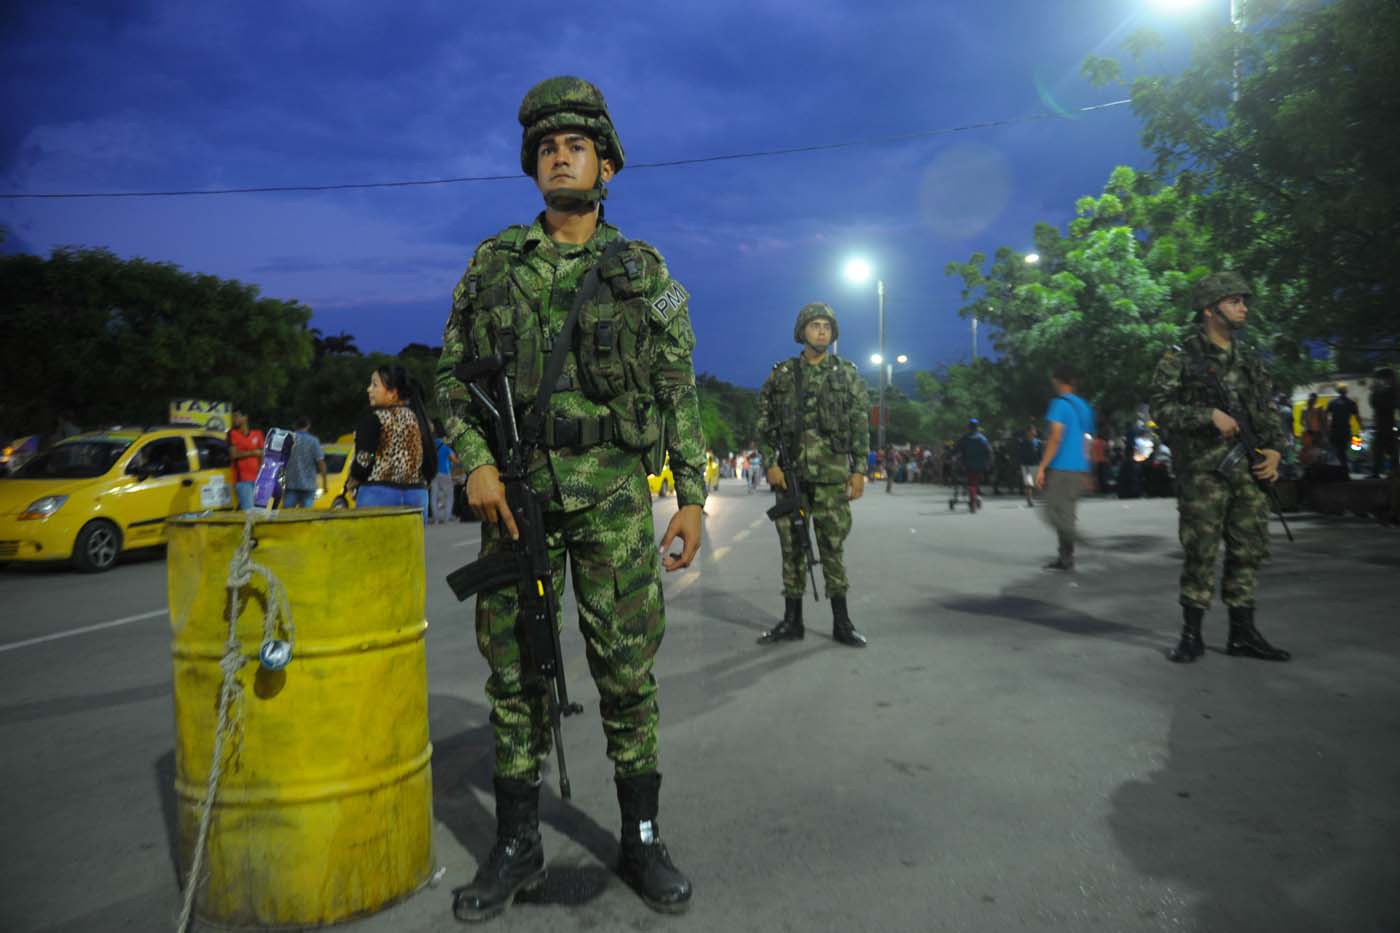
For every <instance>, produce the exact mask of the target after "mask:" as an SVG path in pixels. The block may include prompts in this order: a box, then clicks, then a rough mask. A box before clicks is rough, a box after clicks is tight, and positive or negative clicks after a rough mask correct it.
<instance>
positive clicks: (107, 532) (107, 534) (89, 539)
mask: <svg viewBox="0 0 1400 933" xmlns="http://www.w3.org/2000/svg"><path fill="white" fill-rule="evenodd" d="M121 551H122V533H121V529H119V528H118V527H117V526H116V525H114V524H112V523H111V522H109V521H105V520H103V519H98V520H96V521H91V522H88V523H87V524H86V525H84V526H83V530H82V531H80V532H78V538H77V540H76V541H75V542H74V543H73V566H74V567H76V568H77V569H78V570H81V571H82V572H83V573H101V572H102V571H104V570H111V569H112V565H113V564H115V563H116V562H117V555H118V554H120V553H121Z"/></svg>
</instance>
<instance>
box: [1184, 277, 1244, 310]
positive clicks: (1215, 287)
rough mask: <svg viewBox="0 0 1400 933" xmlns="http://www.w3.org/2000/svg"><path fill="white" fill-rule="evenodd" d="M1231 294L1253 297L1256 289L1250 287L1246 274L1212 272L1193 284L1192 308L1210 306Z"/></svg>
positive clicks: (1199, 308)
mask: <svg viewBox="0 0 1400 933" xmlns="http://www.w3.org/2000/svg"><path fill="white" fill-rule="evenodd" d="M1231 295H1243V296H1244V297H1245V298H1252V297H1254V290H1253V289H1251V288H1250V287H1249V283H1248V282H1246V281H1245V280H1244V276H1242V275H1240V274H1239V273H1238V272H1212V273H1210V274H1209V275H1206V276H1203V277H1202V278H1200V279H1198V280H1197V281H1196V282H1195V283H1194V284H1193V285H1192V286H1191V310H1192V311H1199V310H1201V309H1202V308H1208V307H1210V306H1211V305H1213V304H1215V303H1216V302H1218V301H1220V300H1221V299H1222V298H1229V297H1230V296H1231Z"/></svg>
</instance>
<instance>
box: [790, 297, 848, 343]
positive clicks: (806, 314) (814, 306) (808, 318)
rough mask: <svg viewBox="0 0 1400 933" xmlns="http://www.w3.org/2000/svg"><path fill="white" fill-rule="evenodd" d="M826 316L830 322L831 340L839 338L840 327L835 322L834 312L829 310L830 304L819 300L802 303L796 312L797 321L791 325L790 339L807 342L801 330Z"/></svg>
mask: <svg viewBox="0 0 1400 933" xmlns="http://www.w3.org/2000/svg"><path fill="white" fill-rule="evenodd" d="M821 318H826V319H827V320H828V321H830V322H831V339H832V341H833V342H835V341H837V340H840V339H841V327H840V325H838V324H837V323H836V312H835V311H833V310H831V305H829V304H826V303H825V302H821V301H814V302H812V303H811V304H808V305H803V306H802V310H801V311H798V312H797V323H795V324H793V325H792V339H793V340H795V341H797V342H798V343H801V344H805V343H806V342H807V338H806V336H805V335H804V334H803V331H805V330H806V329H807V325H808V324H810V323H812V322H813V321H816V320H819V319H821Z"/></svg>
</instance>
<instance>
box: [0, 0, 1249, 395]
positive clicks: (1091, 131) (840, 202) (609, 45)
mask: <svg viewBox="0 0 1400 933" xmlns="http://www.w3.org/2000/svg"><path fill="white" fill-rule="evenodd" d="M1207 6H1208V7H1209V6H1212V5H1211V4H1207ZM1214 6H1219V7H1221V9H1220V10H1215V9H1213V8H1212V9H1208V10H1203V11H1202V12H1199V13H1197V14H1194V15H1195V16H1196V17H1197V18H1198V19H1199V17H1202V16H1206V17H1213V16H1215V15H1216V14H1218V15H1219V17H1220V18H1223V17H1224V16H1225V8H1226V7H1227V4H1226V3H1225V2H1224V0H1220V2H1219V3H1216V4H1214ZM0 9H3V11H4V12H3V14H2V15H0V19H3V24H4V25H3V31H0V74H2V75H3V89H0V108H3V113H4V117H3V125H0V191H3V192H65V191H107V192H113V191H132V190H167V189H184V188H195V189H203V188H214V187H237V186H255V185H319V184H341V183H355V182H374V181H394V180H404V179H425V178H443V177H451V176H473V175H512V174H516V173H518V171H519V142H520V128H519V125H518V124H517V123H516V109H517V107H518V106H519V103H520V98H521V96H522V95H523V93H524V91H525V90H526V89H527V88H528V87H529V86H530V85H532V84H533V83H534V82H536V81H538V80H540V79H541V78H544V77H548V76H550V75H553V74H561V73H563V74H570V73H571V74H578V75H581V76H583V77H586V78H588V79H590V80H592V81H594V82H595V83H597V84H598V85H600V86H601V87H602V89H603V91H604V92H605V94H606V95H607V98H608V103H609V105H610V107H611V110H612V114H613V118H614V120H615V122H616V124H617V127H618V131H619V133H620V135H621V137H622V141H623V145H624V147H625V149H626V152H627V157H628V159H629V161H632V162H653V161H663V160H669V159H683V158H694V157H700V156H710V155H720V154H726V153H734V152H743V151H749V150H759V149H772V148H781V147H788V146H801V145H811V144H823V143H832V142H841V141H845V140H854V139H863V138H868V137H880V136H887V135H894V134H899V133H911V132H918V131H924V130H936V129H941V128H953V127H959V126H963V125H967V124H975V123H983V122H988V121H997V120H1008V119H1016V118H1023V117H1028V116H1031V115H1033V114H1037V113H1043V112H1046V111H1047V110H1049V109H1050V108H1051V107H1059V108H1067V109H1073V108H1078V107H1082V106H1086V105H1091V104H1097V103H1102V102H1105V101H1109V100H1113V99H1115V98H1119V97H1122V96H1124V93H1123V92H1122V91H1121V89H1112V88H1093V87H1091V86H1089V85H1088V84H1087V82H1085V81H1084V80H1083V79H1082V78H1080V77H1079V65H1080V62H1081V61H1082V60H1083V59H1084V57H1085V56H1086V55H1087V54H1090V53H1097V54H1108V55H1115V56H1117V55H1120V54H1121V46H1120V40H1121V39H1122V38H1123V37H1124V36H1125V35H1126V34H1127V33H1128V32H1131V31H1132V30H1134V29H1136V28H1138V27H1140V26H1152V27H1154V28H1157V29H1158V30H1160V31H1161V32H1162V33H1163V34H1164V36H1165V37H1166V39H1167V46H1166V48H1165V50H1164V51H1163V53H1162V55H1163V56H1165V57H1163V58H1161V59H1159V60H1157V61H1156V62H1155V63H1149V64H1155V66H1156V67H1158V68H1162V67H1167V66H1168V64H1169V63H1171V64H1176V63H1180V62H1181V61H1182V60H1184V57H1185V55H1186V54H1187V53H1188V52H1189V40H1188V38H1187V23H1186V22H1185V21H1183V20H1182V19H1180V18H1176V19H1171V18H1168V17H1167V16H1166V15H1165V14H1159V13H1157V12H1155V11H1154V8H1153V7H1151V6H1150V5H1149V4H1148V3H1147V2H1146V0H1056V2H1045V0H1038V2H1029V0H1024V2H1023V0H1015V2H1007V3H991V4H964V3H942V2H917V3H915V2H899V3H879V2H866V3H856V2H832V3H824V2H820V0H807V2H798V0H744V2H730V0H710V2H706V3H695V4H690V3H655V2H651V3H612V4H605V5H602V6H598V5H579V4H573V5H568V4H564V5H559V4H495V3H490V2H478V3H470V4H469V3H461V2H433V3H412V2H404V3H396V4H389V3H370V2H362V0H360V2H357V0H336V2H331V0H322V2H281V3H261V2H249V3H239V4H199V3H194V4H192V3H182V2H173V0H171V2H149V3H138V2H118V0H113V2H109V3H59V2H53V3H47V2H46V3H11V2H5V3H3V4H0ZM541 16H544V17H546V18H544V19H541V18H540V17H541ZM1137 136H1138V122H1137V120H1136V118H1135V117H1134V116H1133V114H1132V113H1131V110H1130V108H1128V107H1117V108H1114V109H1110V110H1105V111H1100V112H1096V113H1090V114H1084V115H1081V116H1078V117H1077V118H1073V119H1070V118H1056V119H1049V120H1040V121H1033V122H1026V123H1020V124H1017V125H1013V126H1000V127H993V128H986V129H974V130H968V131H966V132H959V133H953V134H949V135H943V136H936V137H933V138H926V139H919V140H913V141H907V142H899V143H881V144H877V145H871V146H863V147H859V148H848V149H840V150H836V151H829V152H817V153H810V154H801V155H789V156H781V157H773V158H758V159H744V160H737V161H727V162H718V163H711V164H706V165H695V166H684V167H675V168H654V169H635V170H634V169H625V170H624V171H623V172H622V173H621V175H619V177H618V178H617V179H616V180H615V181H614V183H613V184H612V186H611V194H610V198H609V200H608V202H607V205H608V218H609V220H611V221H612V222H614V223H616V224H617V225H618V226H620V227H621V228H622V230H623V231H624V233H626V234H627V235H628V236H630V237H633V238H638V239H645V240H648V241H650V242H652V243H653V244H655V245H656V246H657V247H658V248H660V249H661V251H662V252H663V253H664V254H665V255H666V257H667V260H668V262H669V264H670V267H671V272H672V275H673V276H674V277H676V278H677V279H679V280H680V281H682V282H683V283H684V284H685V285H686V286H687V288H688V289H689V291H690V293H691V296H692V302H691V317H692V319H693V321H694V325H695V331H696V336H697V341H698V344H697V348H696V353H695V364H696V369H697V370H703V371H708V372H711V373H714V374H716V375H718V376H720V377H721V378H724V379H727V380H730V381H733V382H737V383H740V384H743V385H750V386H756V385H758V384H759V382H761V381H762V379H763V377H764V375H766V373H767V371H768V368H769V366H770V364H771V363H772V362H773V361H774V360H776V359H778V358H780V357H782V356H786V355H790V354H791V353H793V352H795V350H796V347H795V346H794V344H793V343H792V342H791V327H792V321H793V318H794V316H795V314H796V312H797V310H798V308H800V307H801V306H802V305H803V304H805V303H806V302H808V301H814V300H825V301H827V302H829V303H830V304H832V305H833V306H834V307H835V308H836V310H837V312H838V314H839V316H840V322H841V328H842V338H841V352H842V354H843V355H845V356H849V357H852V358H854V359H857V360H865V359H866V358H867V357H868V356H869V354H870V352H871V351H872V350H873V349H874V348H875V345H876V324H875V317H876V315H875V292H874V286H873V284H872V285H868V286H866V287H864V288H857V287H854V286H851V285H849V284H847V283H846V282H845V281H844V280H843V278H842V276H841V267H842V265H843V264H844V262H845V260H846V259H847V258H848V257H850V256H852V255H855V254H860V255H862V256H864V257H866V258H867V259H868V260H869V261H870V262H871V263H872V264H873V265H874V266H875V267H876V269H877V271H878V273H879V274H880V275H881V276H882V277H883V278H884V280H885V282H886V286H887V289H888V305H887V316H888V325H887V329H888V340H889V348H890V351H891V353H896V352H903V353H907V354H908V355H909V356H910V357H911V366H913V367H917V368H932V367H934V366H937V365H939V364H944V363H952V362H957V361H959V360H964V359H966V358H967V357H968V356H969V354H970V337H969V328H968V325H967V323H966V322H965V321H963V320H961V319H960V318H959V317H958V315H957V309H958V307H959V305H960V303H961V302H960V299H959V285H958V283H957V281H956V280H954V279H950V278H948V277H947V276H945V275H944V272H943V269H944V266H945V265H946V264H947V263H948V262H949V261H952V260H965V259H967V258H968V256H969V255H970V254H971V253H972V252H974V251H977V250H981V251H985V252H987V253H991V252H992V251H994V250H995V249H996V248H997V247H998V246H1002V245H1008V246H1012V247H1015V248H1026V247H1028V246H1029V244H1030V234H1031V228H1032V225H1033V224H1034V223H1035V222H1036V221H1039V220H1045V221H1049V222H1052V223H1056V224H1059V225H1063V224H1065V223H1066V222H1067V221H1068V220H1069V219H1070V218H1071V217H1072V216H1073V209H1074V202H1075V199H1076V198H1078V197H1080V196H1082V195H1085V194H1093V193H1097V192H1098V191H1099V190H1100V189H1101V187H1102V185H1103V182H1104V180H1105V179H1106V178H1107V176H1108V173H1109V171H1110V170H1111V169H1112V168H1113V167H1114V166H1115V165H1118V164H1124V163H1126V164H1132V165H1146V164H1147V157H1146V155H1145V153H1143V152H1142V150H1141V149H1140V147H1139V145H1138V141H1137ZM540 207H541V202H540V199H539V196H538V194H537V192H536V191H535V189H534V187H533V184H532V183H531V182H530V181H529V180H528V179H526V178H525V177H523V176H519V177H514V178H511V179H509V180H505V181H489V182H475V183H466V184H450V185H441V186H433V187H427V188H406V189H382V190H371V191H340V192H327V193H279V194H241V195H223V196H209V197H193V198H148V199H118V200H62V201H57V200H45V201H37V200H5V201H0V225H3V226H4V227H5V228H6V229H7V230H8V239H7V241H6V242H5V244H4V245H3V246H0V249H4V250H6V251H11V252H13V251H16V250H23V251H28V252H35V253H40V254H47V253H48V252H49V250H51V249H52V248H54V247H55V246H60V245H65V244H71V245H83V246H103V247H107V248H109V249H111V250H113V251H114V252H116V253H117V254H118V255H121V256H124V257H132V256H143V257H146V258H148V259H155V260H162V261H169V262H173V263H176V264H177V265H179V266H180V267H182V268H184V269H186V270H188V271H193V272H202V273H210V274H213V275H218V276H222V277H226V278H237V279H240V280H243V281H246V282H252V283H256V284H257V285H259V286H260V287H261V289H262V291H263V293H264V294H266V295H268V296H271V297H276V298H289V299H290V298H295V299H298V300H300V301H302V302H304V303H306V304H308V305H310V306H311V307H312V308H313V309H314V311H315V317H314V319H313V322H312V323H313V325H314V326H317V327H320V328H321V329H322V330H323V331H325V332H327V333H336V332H339V331H342V330H344V331H348V332H350V333H352V334H354V335H355V336H356V337H357V339H358V342H359V345H360V347H361V349H365V350H386V351H390V352H393V351H397V350H398V349H399V348H401V347H402V346H404V345H405V344H407V343H410V342H414V341H417V342H423V343H429V344H437V343H438V342H440V339H441V334H442V324H443V320H444V318H445V314H446V310H447V305H448V296H449V294H450V292H451V289H452V286H453V285H454V284H455V282H456V280H457V278H458V276H459V275H460V274H461V271H462V268H463V267H464V265H465V263H466V260H467V258H468V257H469V256H470V255H471V252H472V249H473V248H474V246H475V244H476V243H477V242H478V241H479V240H481V239H483V238H484V237H486V236H489V235H490V234H492V233H494V232H495V231H497V230H499V229H500V228H501V227H503V226H505V225H507V224H510V223H527V222H529V221H530V220H531V219H532V218H533V217H534V215H535V214H536V213H537V212H538V211H539V209H540ZM984 349H985V348H984Z"/></svg>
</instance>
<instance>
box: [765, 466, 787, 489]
mask: <svg viewBox="0 0 1400 933" xmlns="http://www.w3.org/2000/svg"><path fill="white" fill-rule="evenodd" d="M768 485H769V486H772V487H773V488H774V489H787V480H785V479H783V468H782V467H776V466H770V467H769V468H768Z"/></svg>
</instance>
